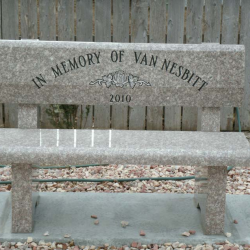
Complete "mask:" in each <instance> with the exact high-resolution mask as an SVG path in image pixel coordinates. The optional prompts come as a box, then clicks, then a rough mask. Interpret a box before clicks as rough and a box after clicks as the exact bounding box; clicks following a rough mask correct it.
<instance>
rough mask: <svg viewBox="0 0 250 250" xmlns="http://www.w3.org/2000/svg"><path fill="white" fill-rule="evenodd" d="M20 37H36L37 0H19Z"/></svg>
mask: <svg viewBox="0 0 250 250" xmlns="http://www.w3.org/2000/svg"><path fill="white" fill-rule="evenodd" d="M20 8H21V38H22V39H37V2H36V1H34V0H22V1H21V5H20Z"/></svg>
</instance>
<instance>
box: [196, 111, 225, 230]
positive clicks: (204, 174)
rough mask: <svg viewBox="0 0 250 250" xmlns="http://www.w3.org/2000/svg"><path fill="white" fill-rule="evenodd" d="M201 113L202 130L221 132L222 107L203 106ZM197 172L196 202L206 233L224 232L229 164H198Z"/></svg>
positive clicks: (200, 126) (199, 125) (200, 125)
mask: <svg viewBox="0 0 250 250" xmlns="http://www.w3.org/2000/svg"><path fill="white" fill-rule="evenodd" d="M200 115H201V118H200V124H198V127H199V128H200V130H201V131H205V132H220V108H202V109H200ZM195 172H196V173H195V204H196V206H198V207H200V209H201V217H202V218H201V220H202V225H203V229H204V233H205V234H223V233H224V224H225V206H226V185H227V166H216V167H211V166H210V167H200V166H197V167H196V171H195Z"/></svg>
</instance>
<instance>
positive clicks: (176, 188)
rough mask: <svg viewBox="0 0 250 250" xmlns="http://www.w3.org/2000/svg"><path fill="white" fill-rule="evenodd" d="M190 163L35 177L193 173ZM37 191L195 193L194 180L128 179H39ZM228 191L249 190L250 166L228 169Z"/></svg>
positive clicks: (7, 175)
mask: <svg viewBox="0 0 250 250" xmlns="http://www.w3.org/2000/svg"><path fill="white" fill-rule="evenodd" d="M194 173H195V167H192V166H185V167H184V166H161V165H160V166H154V165H152V166H137V165H127V166H123V165H109V166H97V167H89V168H75V167H71V168H64V169H42V170H36V171H34V173H33V177H34V179H61V178H73V179H76V178H77V179H120V178H124V179H125V178H141V177H183V176H194ZM0 176H1V177H0V180H1V181H8V180H11V168H10V167H6V168H1V169H0ZM10 190H11V185H1V186H0V191H1V192H5V191H10ZM38 190H39V191H40V192H47V191H49V192H100V193H102V192H106V193H155V192H156V193H194V180H183V181H154V180H148V181H138V180H137V181H130V182H60V183H58V182H57V183H56V182H47V183H39V184H38ZM227 193H228V194H250V167H245V168H240V167H236V168H234V169H232V170H231V171H229V172H228V177H227Z"/></svg>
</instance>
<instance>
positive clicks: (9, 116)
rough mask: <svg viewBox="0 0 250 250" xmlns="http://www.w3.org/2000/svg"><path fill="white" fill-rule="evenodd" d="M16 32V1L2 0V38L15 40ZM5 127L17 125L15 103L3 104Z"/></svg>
mask: <svg viewBox="0 0 250 250" xmlns="http://www.w3.org/2000/svg"><path fill="white" fill-rule="evenodd" d="M18 38H19V34H18V1H17V0H2V39H10V40H15V39H18ZM4 116H5V127H11V128H13V127H17V105H16V104H5V105H4Z"/></svg>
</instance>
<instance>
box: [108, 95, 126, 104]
mask: <svg viewBox="0 0 250 250" xmlns="http://www.w3.org/2000/svg"><path fill="white" fill-rule="evenodd" d="M130 101H131V96H130V95H110V102H130Z"/></svg>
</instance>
